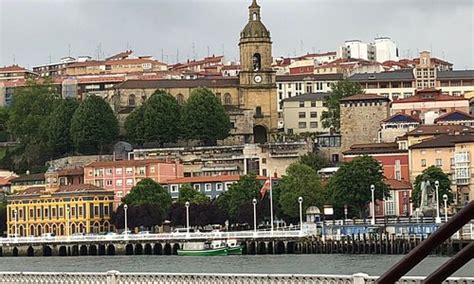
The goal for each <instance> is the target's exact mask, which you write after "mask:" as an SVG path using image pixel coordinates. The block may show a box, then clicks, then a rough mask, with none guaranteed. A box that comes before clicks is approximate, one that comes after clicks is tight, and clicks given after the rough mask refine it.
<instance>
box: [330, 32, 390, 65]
mask: <svg viewBox="0 0 474 284" xmlns="http://www.w3.org/2000/svg"><path fill="white" fill-rule="evenodd" d="M337 57H338V58H356V59H364V60H371V61H372V60H373V61H377V62H381V63H382V62H385V61H388V60H391V61H398V48H397V45H396V44H395V42H394V41H393V40H392V39H391V38H389V37H378V38H375V39H374V42H371V43H365V42H362V41H360V40H347V41H345V42H344V45H342V46H340V47H339V49H338V51H337Z"/></svg>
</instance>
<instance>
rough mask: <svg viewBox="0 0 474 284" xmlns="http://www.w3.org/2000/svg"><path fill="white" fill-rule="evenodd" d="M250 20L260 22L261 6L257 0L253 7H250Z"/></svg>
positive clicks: (254, 1) (253, 0)
mask: <svg viewBox="0 0 474 284" xmlns="http://www.w3.org/2000/svg"><path fill="white" fill-rule="evenodd" d="M249 20H250V21H260V6H259V5H258V4H257V0H252V5H250V7H249Z"/></svg>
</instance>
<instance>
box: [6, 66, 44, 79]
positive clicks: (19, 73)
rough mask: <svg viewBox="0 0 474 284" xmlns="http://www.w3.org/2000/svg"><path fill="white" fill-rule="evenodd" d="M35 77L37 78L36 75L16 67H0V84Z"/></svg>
mask: <svg viewBox="0 0 474 284" xmlns="http://www.w3.org/2000/svg"><path fill="white" fill-rule="evenodd" d="M36 76H38V74H37V73H35V72H33V71H30V70H28V69H26V68H23V67H21V66H18V65H11V66H3V67H0V82H2V81H13V80H25V79H28V78H32V77H36Z"/></svg>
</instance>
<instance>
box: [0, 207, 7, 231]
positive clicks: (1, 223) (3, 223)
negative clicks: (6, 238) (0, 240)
mask: <svg viewBox="0 0 474 284" xmlns="http://www.w3.org/2000/svg"><path fill="white" fill-rule="evenodd" d="M6 230H7V202H6V200H0V236H3V235H4V232H5V231H6Z"/></svg>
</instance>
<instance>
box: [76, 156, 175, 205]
mask: <svg viewBox="0 0 474 284" xmlns="http://www.w3.org/2000/svg"><path fill="white" fill-rule="evenodd" d="M181 177H183V165H182V164H180V163H178V162H177V161H176V162H171V161H166V160H158V159H150V160H123V161H103V162H102V161H99V162H93V163H90V164H88V165H86V166H85V167H84V183H86V184H93V185H95V186H98V187H101V188H105V189H106V190H111V191H113V192H114V206H115V207H117V206H118V205H119V204H120V201H121V199H122V198H123V197H124V196H126V195H127V194H128V193H129V192H130V190H131V189H132V187H134V186H135V185H136V184H137V183H138V182H140V181H141V180H142V179H145V178H151V179H153V180H154V181H156V182H158V183H161V182H164V181H167V180H170V179H176V178H181Z"/></svg>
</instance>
